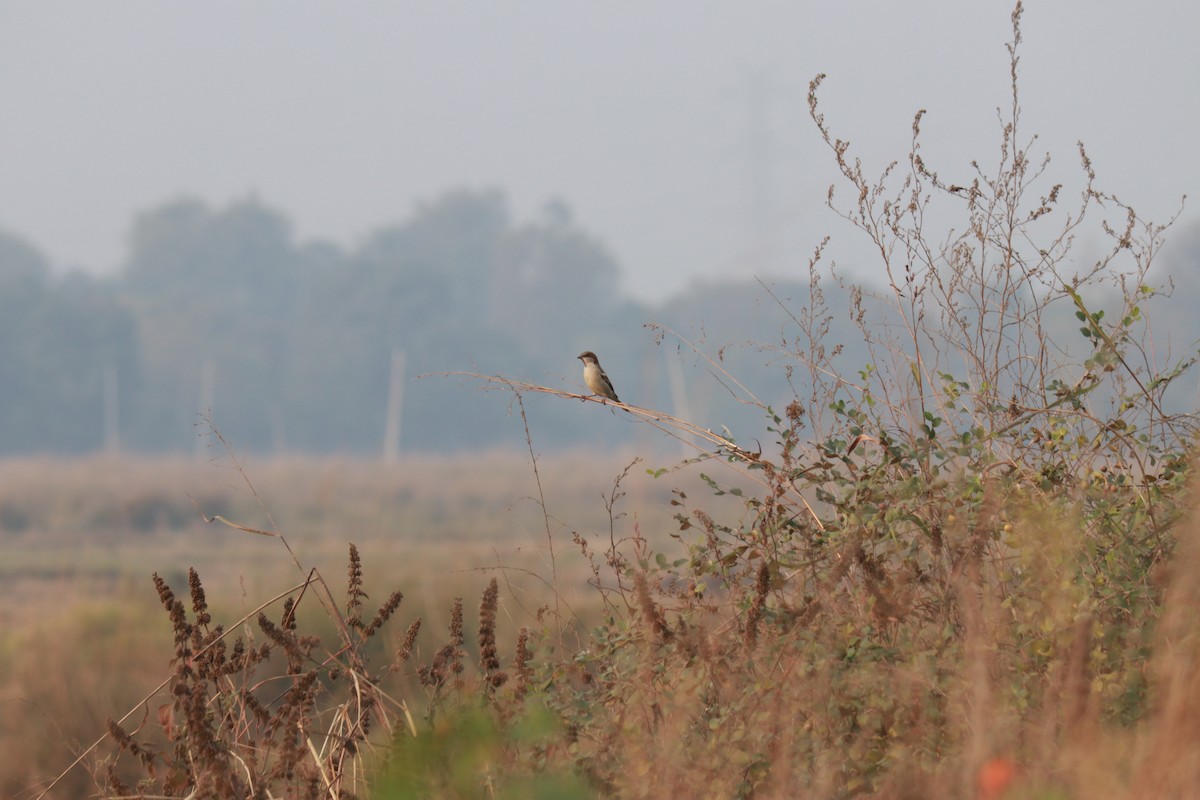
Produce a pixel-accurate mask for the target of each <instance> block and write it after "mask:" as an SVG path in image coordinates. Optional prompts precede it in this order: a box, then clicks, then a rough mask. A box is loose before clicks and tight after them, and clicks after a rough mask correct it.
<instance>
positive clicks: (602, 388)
mask: <svg viewBox="0 0 1200 800" xmlns="http://www.w3.org/2000/svg"><path fill="white" fill-rule="evenodd" d="M576 358H578V359H579V360H580V361H582V362H583V382H584V383H586V384H587V386H588V388H589V389H591V390H592V394H595V395H599V396H600V397H607V398H608V399H609V400H616V401H617V402H618V403H619V402H621V400H620V399H619V398H618V397H617V391H616V389H614V388H613V385H612V381H610V380H609V379H608V376H607V375H605V374H604V368H603V367H601V366H600V359H598V358H596V354H595V353H593V352H592V351H591V350H586V351H584V352H582V353H580V354H579V355H578V356H576Z"/></svg>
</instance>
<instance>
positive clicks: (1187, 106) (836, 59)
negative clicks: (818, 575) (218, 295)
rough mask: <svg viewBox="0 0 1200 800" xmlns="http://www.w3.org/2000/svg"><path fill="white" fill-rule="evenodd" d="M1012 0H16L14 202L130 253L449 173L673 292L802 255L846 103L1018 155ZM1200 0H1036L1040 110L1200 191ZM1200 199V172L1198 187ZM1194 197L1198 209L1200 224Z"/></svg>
mask: <svg viewBox="0 0 1200 800" xmlns="http://www.w3.org/2000/svg"><path fill="white" fill-rule="evenodd" d="M1010 13H1011V5H1009V4H1008V3H1006V2H995V1H990V2H962V1H961V0H919V1H917V2H914V1H913V0H908V1H907V2H894V0H889V1H888V2H853V1H851V2H843V3H828V2H777V3H737V4H735V3H728V2H698V1H697V0H671V1H670V2H650V3H647V2H620V1H618V2H603V3H588V4H584V3H567V2H561V0H537V1H536V2H515V3H485V2H470V3H469V2H420V3H418V2H386V3H385V2H354V3H336V4H335V3H313V2H301V1H299V0H256V2H252V3H247V2H242V1H241V0H238V1H237V2H232V1H230V0H218V1H217V2H213V1H212V0H206V2H202V3H201V2H194V3H164V2H161V1H160V0H145V1H139V2H131V1H129V0H121V1H120V2H117V1H114V2H107V3H97V2H85V1H84V0H73V1H71V2H67V1H65V0H36V2H35V1H34V0H28V1H27V2H16V1H14V0H0V109H2V112H0V228H3V229H6V230H8V231H11V232H15V233H18V234H20V235H22V236H25V237H27V238H28V239H30V240H31V241H32V242H33V243H34V244H36V245H37V246H39V247H40V248H42V249H43V250H44V251H45V252H46V253H48V254H49V256H50V257H51V258H52V259H53V261H54V262H55V265H56V266H58V267H69V266H76V267H84V268H87V269H89V270H97V271H104V270H112V269H114V268H116V267H117V266H118V265H119V264H120V263H121V261H122V259H123V257H124V253H125V250H124V248H125V239H126V235H127V233H128V230H129V225H130V222H131V220H132V219H133V216H134V215H135V214H136V213H137V212H138V211H141V210H146V209H148V208H152V207H154V206H156V205H158V204H160V203H162V202H164V201H166V200H169V199H172V198H174V197H177V196H179V195H181V194H192V195H196V196H199V197H201V198H204V199H205V200H207V201H209V202H211V203H213V204H219V205H223V204H225V203H228V202H230V201H231V200H236V199H240V198H244V197H247V196H250V195H253V196H257V197H258V198H259V199H260V200H262V201H263V202H264V203H267V204H268V205H271V206H273V207H277V208H280V209H281V210H283V211H284V212H285V213H286V214H287V215H288V216H289V217H290V218H291V219H292V220H293V222H294V223H295V225H296V229H297V232H298V234H299V236H300V237H301V238H304V239H308V238H323V239H333V240H335V241H338V242H341V243H343V244H348V245H349V244H353V243H354V242H355V241H357V240H359V239H361V238H362V237H363V236H365V235H366V234H368V233H369V232H370V231H371V230H372V229H374V228H376V227H378V226H380V225H382V224H386V223H390V222H395V221H398V220H400V219H402V218H404V217H405V216H406V215H407V214H408V213H409V212H410V211H411V209H412V208H413V207H414V205H415V204H416V203H419V202H421V201H422V200H429V199H433V198H435V197H437V196H438V195H439V194H441V193H442V192H443V191H445V190H447V189H450V188H454V187H461V186H467V187H498V188H501V189H504V190H505V191H507V192H508V194H509V197H510V199H511V200H512V203H513V207H514V211H515V212H516V213H517V214H518V216H520V217H525V218H527V217H532V216H534V215H536V214H537V213H538V211H539V209H540V208H541V207H542V205H543V204H544V202H545V201H546V200H547V199H549V198H552V197H559V198H562V199H563V200H565V201H566V202H567V203H568V204H569V205H570V206H571V207H572V208H573V210H574V211H575V216H576V219H577V221H578V222H579V223H580V224H581V225H583V226H584V227H586V228H587V229H588V230H590V231H592V232H593V233H595V234H596V235H597V236H599V237H600V238H602V239H603V240H604V241H605V242H606V243H607V244H608V245H609V246H610V247H611V248H612V250H613V252H614V253H615V255H616V256H617V258H618V259H619V261H620V263H621V265H622V267H623V269H624V271H625V274H624V280H625V286H626V288H627V289H628V290H630V291H631V292H633V293H635V294H637V295H639V296H641V297H643V298H648V299H656V298H661V297H663V296H665V295H666V294H667V293H669V292H672V291H675V290H677V289H679V288H682V287H684V286H686V285H688V283H690V282H691V281H693V280H695V279H708V278H714V277H718V276H748V275H751V274H754V273H759V272H767V273H770V272H774V273H780V272H782V271H786V270H791V269H796V270H798V269H799V268H800V267H801V266H802V265H803V264H804V263H805V261H806V259H807V256H808V254H809V252H810V251H811V249H812V246H813V245H814V244H815V243H816V241H817V240H818V239H819V238H820V236H821V235H822V234H823V233H826V232H830V233H833V234H834V235H835V240H834V246H835V247H836V246H837V244H838V242H839V240H840V239H841V238H850V234H849V232H848V231H847V230H846V228H845V226H844V225H843V224H840V223H839V221H838V220H837V219H836V218H835V217H833V216H832V214H831V213H830V212H828V211H826V210H825V209H824V206H823V201H824V196H825V189H826V188H827V186H828V183H829V182H830V179H831V173H830V158H829V154H828V151H827V150H825V149H824V147H823V145H822V144H821V143H820V142H819V140H818V139H817V137H816V135H815V131H814V129H813V126H812V124H811V122H809V121H808V119H807V115H806V108H805V94H806V91H807V87H808V82H809V80H810V79H811V78H812V77H813V75H815V74H816V73H818V72H825V73H828V75H829V78H828V79H827V81H826V83H825V86H824V88H823V95H822V96H823V98H824V107H825V112H826V116H827V119H828V121H829V122H830V124H831V125H832V126H833V127H834V128H835V129H836V132H837V133H838V134H839V135H841V136H843V137H844V138H849V139H851V140H852V141H853V143H854V149H853V150H852V153H857V154H859V155H861V156H862V157H863V158H864V161H865V163H866V164H867V166H868V167H869V168H870V169H871V170H877V169H878V168H880V167H882V166H883V164H884V163H885V162H886V160H889V159H891V158H900V157H903V156H904V154H905V152H906V151H905V147H906V145H907V142H908V138H909V135H910V124H911V119H912V114H913V112H914V111H915V110H916V109H917V108H922V107H923V108H926V109H927V110H928V112H929V115H928V116H927V118H926V121H925V123H924V130H925V133H926V134H927V140H926V144H925V146H924V150H923V153H924V155H925V158H926V160H927V162H929V163H931V165H932V166H933V167H934V168H935V169H937V170H938V171H939V172H940V173H941V174H942V175H943V177H944V178H949V179H953V178H954V176H956V175H958V174H961V175H962V178H963V180H964V181H966V180H969V179H970V172H969V169H968V167H967V165H968V162H969V160H970V159H971V158H979V159H980V160H981V161H983V162H984V163H988V164H990V163H993V162H994V160H995V149H996V148H995V147H994V144H995V142H996V141H997V123H996V115H995V108H996V106H997V105H1000V104H1002V103H1006V102H1007V83H1008V73H1007V70H1008V66H1007V61H1006V58H1007V57H1006V54H1005V51H1004V47H1003V45H1004V43H1005V42H1006V41H1007V40H1008V38H1009V36H1010V27H1009V25H1010V23H1009V14H1010ZM1198 30H1200V11H1198V10H1197V6H1196V4H1194V3H1190V2H1182V1H1180V2H1149V3H1144V4H1137V5H1135V4H1130V3H1128V2H1115V0H1055V1H1054V2H1037V1H1036V0H1035V1H1034V2H1030V3H1028V7H1027V9H1026V13H1025V18H1024V36H1025V44H1024V49H1023V57H1022V62H1021V74H1022V76H1023V80H1024V84H1023V89H1024V107H1025V117H1024V122H1025V125H1026V127H1025V130H1026V131H1027V132H1033V131H1035V130H1036V131H1038V132H1040V133H1041V144H1042V145H1044V147H1045V148H1046V149H1048V150H1049V151H1050V152H1051V153H1053V154H1054V155H1055V156H1056V158H1057V162H1056V164H1057V166H1056V167H1055V169H1059V168H1061V169H1062V170H1072V169H1073V168H1074V165H1075V164H1076V163H1077V158H1076V156H1075V153H1074V142H1075V141H1076V140H1077V139H1079V138H1082V139H1084V140H1085V142H1086V143H1087V145H1088V148H1089V151H1090V154H1091V156H1092V159H1093V161H1094V162H1095V166H1096V168H1097V170H1098V172H1099V175H1100V178H1101V181H1102V183H1103V185H1104V186H1106V187H1107V188H1109V189H1110V190H1113V191H1115V192H1116V193H1117V194H1119V195H1120V196H1121V199H1122V200H1125V201H1127V202H1131V203H1133V204H1134V205H1136V206H1137V207H1138V208H1139V210H1142V211H1143V212H1144V213H1146V214H1149V215H1151V216H1157V217H1163V216H1166V215H1169V214H1170V213H1173V211H1174V210H1175V209H1176V207H1177V206H1178V201H1179V198H1180V196H1181V195H1183V194H1185V193H1192V194H1195V193H1196V192H1197V191H1198V190H1200V154H1198V148H1200V138H1198V135H1197V134H1198V132H1200V125H1198V124H1197V123H1198V122H1200V119H1198V117H1200V88H1198V87H1200V47H1197V46H1196V41H1195V39H1196V32H1197V31H1198ZM1198 199H1200V198H1198ZM1197 219H1200V217H1197V215H1196V212H1195V209H1194V208H1191V209H1189V210H1188V211H1187V212H1186V213H1185V217H1184V221H1185V222H1186V223H1189V224H1194V223H1195V221H1196V220H1197Z"/></svg>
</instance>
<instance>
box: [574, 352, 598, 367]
mask: <svg viewBox="0 0 1200 800" xmlns="http://www.w3.org/2000/svg"><path fill="white" fill-rule="evenodd" d="M575 357H576V358H578V359H579V360H580V361H582V362H583V363H584V364H599V363H600V359H598V358H596V354H595V353H593V352H592V351H591V350H584V351H583V352H582V353H580V354H579V355H577V356H575Z"/></svg>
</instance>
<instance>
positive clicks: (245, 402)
mask: <svg viewBox="0 0 1200 800" xmlns="http://www.w3.org/2000/svg"><path fill="white" fill-rule="evenodd" d="M1192 243H1193V244H1195V243H1196V240H1195V237H1193V239H1192ZM1194 250H1195V251H1200V247H1196V248H1194ZM803 271H804V270H803V265H802V263H798V270H797V272H798V276H797V277H798V278H805V279H804V280H797V281H795V282H786V281H785V282H779V281H776V282H773V283H771V284H769V285H768V286H767V287H764V286H762V285H760V284H759V283H757V282H755V281H753V280H751V279H749V278H745V279H742V280H740V281H738V280H730V281H726V282H721V283H720V284H713V285H698V286H695V287H693V288H692V289H690V290H688V291H687V292H685V293H682V294H681V295H679V296H677V297H675V298H673V299H671V300H670V301H668V302H667V303H664V304H662V305H661V306H659V307H650V306H648V305H646V304H643V303H639V302H637V301H635V300H633V299H631V298H629V297H627V296H625V295H623V294H622V293H621V291H620V288H619V268H618V265H617V262H616V261H615V259H614V257H613V256H612V254H611V253H609V251H608V250H607V249H606V248H605V247H604V245H603V244H602V243H601V242H600V241H599V240H598V239H597V238H595V237H594V236H591V235H589V234H588V233H587V232H585V231H584V230H583V229H581V228H580V227H579V226H577V225H576V224H575V223H574V222H573V220H572V219H571V214H570V211H569V210H568V209H567V208H566V206H565V205H563V204H562V203H559V202H553V203H550V204H548V205H547V206H546V208H545V209H544V211H543V213H542V214H541V216H540V218H538V219H536V220H534V221H524V222H522V221H517V220H514V219H513V216H512V214H511V212H510V210H509V208H508V204H507V201H506V199H505V197H504V195H503V194H502V193H501V192H499V191H455V192H450V193H448V194H446V195H444V196H442V197H440V198H439V199H437V200H436V201H434V202H431V203H428V204H425V205H422V206H420V207H419V208H417V209H416V210H415V211H414V212H413V213H412V214H411V215H410V216H409V217H408V218H407V219H405V220H403V221H402V222H399V223H397V224H394V225H390V226H387V227H384V228H381V229H379V230H377V231H375V232H374V233H373V234H371V235H370V236H368V237H366V238H365V240H364V241H362V242H361V243H358V244H356V245H355V246H354V247H351V248H342V247H338V246H335V245H333V244H330V243H326V242H298V241H297V240H296V237H295V235H294V233H293V231H292V228H291V225H290V224H289V222H288V220H287V218H286V216H285V215H283V214H282V213H280V212H279V211H277V210H274V209H272V208H269V207H267V206H264V205H263V204H261V203H260V202H258V201H256V200H245V201H241V202H237V203H234V204H232V205H230V206H228V207H225V208H220V209H214V208H211V207H210V206H208V205H206V204H205V203H203V202H201V201H198V200H194V199H183V200H178V201H175V202H171V203H168V204H165V205H162V206H160V207H158V208H155V209H153V210H151V211H149V212H147V213H144V214H142V215H141V216H140V217H138V218H137V219H136V220H135V221H134V224H133V227H132V232H131V236H130V249H129V255H128V260H127V262H126V263H125V264H124V266H123V268H122V269H121V271H120V272H119V274H117V275H115V276H112V277H105V278H97V277H89V276H87V275H84V274H82V273H72V274H69V275H66V276H61V277H56V276H54V275H52V271H51V269H50V268H49V265H48V264H47V261H46V259H45V257H44V256H43V255H42V254H41V253H39V252H38V250H37V249H36V248H35V247H34V246H33V245H31V244H28V243H26V242H24V241H22V240H21V239H20V238H18V237H16V236H14V235H11V234H5V233H0V455H12V454H24V453H39V452H48V453H86V452H93V451H97V450H100V449H103V448H104V447H106V446H109V447H111V446H116V445H118V443H119V446H120V447H121V448H122V449H125V450H131V451H141V452H169V451H184V450H188V449H193V448H196V447H197V440H198V437H199V440H200V441H204V437H205V435H206V434H207V433H208V426H207V422H206V420H207V417H208V412H211V419H212V421H213V422H214V423H215V424H216V426H217V427H218V428H219V429H220V431H221V433H222V434H223V435H224V436H225V438H226V439H227V440H229V441H230V442H231V443H232V444H233V445H234V446H235V447H238V448H240V449H244V450H248V451H258V452H280V451H298V452H314V453H354V454H363V455H367V454H372V453H379V452H381V447H382V438H383V431H384V420H385V416H386V411H387V404H388V392H389V378H390V370H391V366H392V362H393V355H394V354H396V353H401V354H403V363H404V366H405V370H404V378H405V380H404V383H403V388H404V402H403V406H402V408H403V414H402V417H401V435H400V440H401V448H402V449H403V450H420V451H462V450H465V449H485V448H490V447H496V446H506V445H513V444H520V443H522V442H523V439H524V431H523V428H522V425H521V422H520V418H519V415H518V414H517V413H516V411H515V409H513V408H512V403H511V399H510V397H506V396H503V395H498V394H495V393H492V392H488V391H485V390H484V388H483V387H482V386H481V385H480V384H479V382H473V381H470V380H469V379H462V378H446V377H427V378H422V379H420V380H416V379H415V378H416V376H418V375H423V374H426V373H439V372H448V371H467V372H479V373H484V374H489V375H491V374H503V375H507V376H512V377H518V378H522V379H527V380H530V381H532V382H535V383H542V384H548V385H561V386H563V387H564V388H573V389H576V390H579V389H581V388H582V387H581V382H580V364H579V362H578V361H576V360H575V356H576V355H577V354H578V353H579V352H580V351H582V350H585V349H588V350H595V351H596V352H598V353H599V354H600V356H601V358H602V360H603V363H604V365H605V367H606V368H607V369H608V371H609V374H610V375H611V376H612V378H613V380H614V382H615V384H616V386H617V389H618V392H619V393H620V394H621V396H622V399H623V400H626V401H628V402H632V403H635V404H637V405H642V406H646V407H654V408H661V409H663V410H666V411H672V412H678V411H681V410H686V411H687V412H688V413H690V414H691V415H692V416H693V418H695V419H696V420H697V421H699V422H701V424H705V425H708V426H711V427H713V428H714V429H719V428H720V427H721V426H722V425H725V426H729V427H730V429H731V431H732V432H734V433H736V434H739V435H755V436H757V435H760V433H761V432H763V431H764V430H765V429H764V426H765V424H766V423H765V421H763V420H759V419H753V418H751V417H747V416H746V412H745V411H744V409H742V408H741V407H740V406H739V404H738V403H736V402H735V401H734V400H733V399H732V393H730V392H728V391H725V390H724V388H723V386H722V380H721V379H720V371H721V369H727V370H728V371H729V372H730V373H731V374H733V375H736V376H738V377H739V379H742V380H746V381H748V382H749V383H750V384H751V387H752V388H753V389H754V390H755V391H756V392H757V393H759V396H760V397H762V398H763V399H764V400H765V401H766V402H769V403H773V404H776V405H777V407H780V408H782V406H784V405H786V403H787V400H788V397H789V396H790V395H791V394H792V393H793V392H794V391H796V390H797V386H796V380H797V378H796V375H795V374H794V373H791V372H789V371H788V370H786V369H763V367H764V366H768V365H772V364H778V363H779V362H780V361H782V360H783V358H782V353H784V352H786V351H787V349H788V347H789V346H791V344H792V343H790V342H789V340H788V338H787V335H786V333H785V331H786V330H787V329H788V327H789V326H791V325H793V324H794V321H793V320H791V319H790V314H791V311H790V310H789V309H790V308H791V307H792V306H794V305H795V304H803V303H806V302H807V294H808V284H807V280H806V276H804V275H802V273H803ZM828 291H829V289H827V292H828ZM826 299H827V302H828V306H829V312H830V316H831V318H832V322H831V333H830V337H829V338H830V340H831V342H838V341H841V342H843V343H845V342H848V341H852V339H853V337H852V336H850V335H845V336H843V335H842V332H843V331H845V332H848V331H849V330H850V325H849V323H848V320H845V317H846V314H847V313H848V312H845V311H844V310H843V309H844V308H846V305H845V303H844V298H843V297H841V296H838V297H836V298H829V297H827V298H826ZM649 322H657V323H661V324H663V325H666V326H668V327H670V328H672V329H674V330H675V331H677V332H679V333H680V334H682V335H684V336H685V337H687V338H689V339H690V340H692V341H694V342H696V343H697V344H702V345H703V346H704V347H705V349H706V350H707V351H708V352H709V353H710V354H712V355H713V356H714V357H718V358H719V360H718V362H717V367H716V368H715V367H714V366H713V365H712V364H708V363H706V362H705V361H704V360H703V359H700V358H697V357H696V356H695V355H694V354H693V353H691V352H690V351H689V350H688V349H687V348H686V347H684V348H682V349H680V348H679V347H678V341H677V340H676V339H675V338H674V337H666V338H665V339H663V340H662V341H661V342H660V341H658V340H656V336H655V332H654V331H652V330H648V329H646V328H645V324H646V323H649ZM727 345H733V346H732V347H729V348H727V349H725V350H720V348H722V347H725V346H727ZM671 358H677V359H679V362H680V363H681V364H683V365H684V367H685V368H686V370H687V371H686V372H680V373H677V375H676V376H675V377H676V378H681V379H683V381H684V382H683V383H682V386H683V391H682V393H681V392H680V386H681V381H680V380H678V379H677V380H675V381H674V391H672V375H670V374H668V373H669V372H670V370H668V369H667V367H666V365H667V364H668V359H671ZM844 358H845V359H846V361H845V363H846V364H847V366H848V367H849V368H850V370H849V374H852V373H853V371H854V370H855V369H858V368H860V367H861V366H862V365H863V363H865V360H866V358H867V355H866V354H865V353H863V352H861V351H858V350H853V349H851V350H850V351H847V352H846V353H845V354H844ZM526 405H527V410H528V411H529V417H530V424H531V427H532V429H533V434H534V435H535V437H536V443H537V445H538V446H572V445H580V444H584V443H604V444H613V443H619V442H627V441H632V440H633V439H634V438H635V437H636V436H646V435H653V431H650V430H648V429H646V428H645V426H638V425H635V424H632V423H630V422H629V421H628V420H624V419H620V418H614V417H612V416H611V415H609V414H605V413H603V412H602V410H601V409H599V408H597V407H595V406H591V405H587V406H583V405H582V404H579V403H564V402H562V401H561V400H556V399H551V398H547V397H543V396H537V397H532V398H526ZM680 406H683V408H680ZM747 431H749V432H751V433H749V434H747V433H746V432H747ZM756 432H757V433H756Z"/></svg>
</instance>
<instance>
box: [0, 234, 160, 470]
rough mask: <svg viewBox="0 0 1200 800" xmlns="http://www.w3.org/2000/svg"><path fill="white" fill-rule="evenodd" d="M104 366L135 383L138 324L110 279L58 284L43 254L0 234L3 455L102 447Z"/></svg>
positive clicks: (0, 422) (0, 438)
mask: <svg viewBox="0 0 1200 800" xmlns="http://www.w3.org/2000/svg"><path fill="white" fill-rule="evenodd" d="M106 368H111V369H114V370H116V372H115V374H116V375H118V376H119V378H120V380H121V381H122V382H124V383H125V384H126V385H127V386H130V387H132V386H134V385H136V382H137V379H138V368H137V340H136V325H135V322H134V319H133V317H132V315H131V314H130V313H129V311H128V309H127V308H126V307H125V306H124V305H123V304H122V303H121V302H120V301H119V299H118V298H117V297H116V295H115V293H114V291H113V287H112V286H111V284H107V283H103V282H99V281H96V280H93V279H90V278H87V277H85V276H82V275H77V274H76V275H71V276H69V277H68V279H66V280H64V281H53V280H52V279H51V275H50V269H49V266H48V265H47V262H46V260H45V258H44V257H43V256H42V255H41V253H39V252H38V251H37V250H35V249H34V248H33V247H32V246H31V245H29V244H27V243H26V242H24V241H22V240H21V239H18V238H17V237H14V236H12V235H10V234H6V233H2V232H0V453H4V454H13V453H32V452H54V453H81V452H86V451H89V450H96V449H98V448H99V447H100V446H101V445H102V444H103V437H104V430H103V415H104V411H103V402H104V401H103V389H102V384H103V375H104V371H105V369H106Z"/></svg>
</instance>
